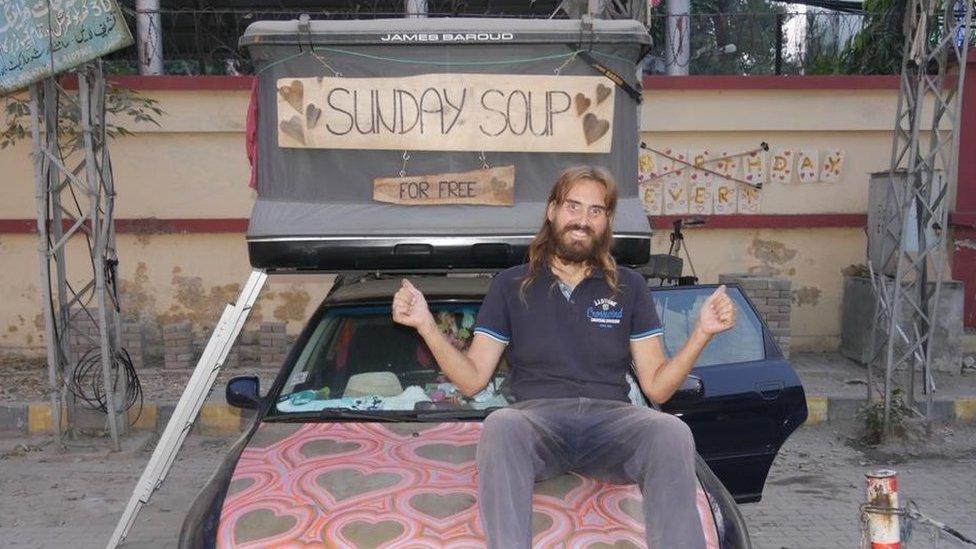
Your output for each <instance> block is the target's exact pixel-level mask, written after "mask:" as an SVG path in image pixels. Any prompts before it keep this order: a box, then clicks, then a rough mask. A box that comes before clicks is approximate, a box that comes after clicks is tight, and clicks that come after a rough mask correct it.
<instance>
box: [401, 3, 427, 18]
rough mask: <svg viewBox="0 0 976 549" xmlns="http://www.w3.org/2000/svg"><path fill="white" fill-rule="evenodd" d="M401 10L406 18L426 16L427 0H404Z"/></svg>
mask: <svg viewBox="0 0 976 549" xmlns="http://www.w3.org/2000/svg"><path fill="white" fill-rule="evenodd" d="M403 11H404V16H405V17H407V18H411V17H427V14H428V11H427V0H404V3H403Z"/></svg>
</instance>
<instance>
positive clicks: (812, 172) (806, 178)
mask: <svg viewBox="0 0 976 549" xmlns="http://www.w3.org/2000/svg"><path fill="white" fill-rule="evenodd" d="M819 166H820V151H818V150H817V149H806V150H802V151H800V152H799V153H797V157H796V174H797V176H799V178H800V183H813V182H815V181H819V180H820V168H819Z"/></svg>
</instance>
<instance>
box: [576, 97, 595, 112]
mask: <svg viewBox="0 0 976 549" xmlns="http://www.w3.org/2000/svg"><path fill="white" fill-rule="evenodd" d="M575 100H576V116H579V115H581V114H583V113H584V112H586V109H588V108H590V105H591V104H592V103H593V101H591V100H590V98H589V97H587V96H585V95H583V94H582V93H577V94H576V97H575Z"/></svg>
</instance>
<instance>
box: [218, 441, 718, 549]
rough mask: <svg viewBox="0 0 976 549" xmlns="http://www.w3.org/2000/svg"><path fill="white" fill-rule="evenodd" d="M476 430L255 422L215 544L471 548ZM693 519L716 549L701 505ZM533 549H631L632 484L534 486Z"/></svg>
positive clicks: (474, 539) (636, 524)
mask: <svg viewBox="0 0 976 549" xmlns="http://www.w3.org/2000/svg"><path fill="white" fill-rule="evenodd" d="M481 429H482V424H481V423H480V422H447V423H365V422H331V423H305V424H295V423H264V424H262V425H261V426H260V427H259V428H258V429H257V431H256V432H255V434H254V436H253V437H252V439H251V441H250V442H249V444H248V446H247V448H245V449H244V452H243V453H242V454H241V457H240V459H239V461H238V463H237V465H236V467H235V469H234V473H233V477H232V479H231V483H230V486H229V488H228V492H227V497H226V498H225V500H224V503H223V509H222V510H221V516H220V526H219V530H218V535H217V545H218V546H224V547H227V546H239V545H248V546H250V545H251V544H254V545H261V546H275V547H280V546H288V547H298V546H303V545H305V544H310V545H321V544H323V543H325V542H328V543H330V544H338V545H339V546H343V547H377V546H401V545H404V546H406V545H409V546H423V547H427V546H430V547H480V546H483V544H484V533H483V531H482V529H481V526H480V524H479V522H478V504H477V497H476V495H477V467H476V464H475V449H476V447H477V441H478V438H479V437H480V435H481ZM697 503H698V511H699V515H700V517H701V520H702V527H703V530H704V531H705V533H706V539H707V542H708V547H709V548H717V547H718V540H717V536H716V527H715V521H714V517H713V515H712V512H711V509H710V506H709V503H708V498H707V496H706V495H705V493H704V491H703V490H702V488H701V486H700V485H699V487H698V498H697ZM532 504H533V513H532V526H533V535H534V538H533V545H534V546H539V547H553V546H557V545H559V546H562V545H563V544H565V546H567V547H569V546H572V547H577V546H579V547H582V546H591V545H594V544H596V545H599V544H607V545H608V546H615V547H620V546H623V547H629V546H634V547H643V546H644V544H645V541H644V540H645V538H644V525H643V522H644V521H643V516H642V511H641V505H642V499H641V495H640V491H639V490H638V489H637V487H636V486H635V485H612V484H606V483H602V482H598V481H594V480H592V479H588V478H584V477H581V476H578V475H575V474H567V475H563V476H561V477H557V478H554V479H550V480H547V481H544V482H541V483H538V484H537V485H536V489H535V495H534V497H533V503H532Z"/></svg>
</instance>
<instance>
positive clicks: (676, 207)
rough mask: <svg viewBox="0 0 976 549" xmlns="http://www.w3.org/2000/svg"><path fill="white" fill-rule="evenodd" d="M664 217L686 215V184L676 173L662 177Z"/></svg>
mask: <svg viewBox="0 0 976 549" xmlns="http://www.w3.org/2000/svg"><path fill="white" fill-rule="evenodd" d="M662 179H663V180H664V215H675V214H686V213H688V184H687V183H686V182H685V178H684V177H683V176H681V175H679V174H677V173H672V174H668V175H666V176H664V177H663V178H662Z"/></svg>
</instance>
